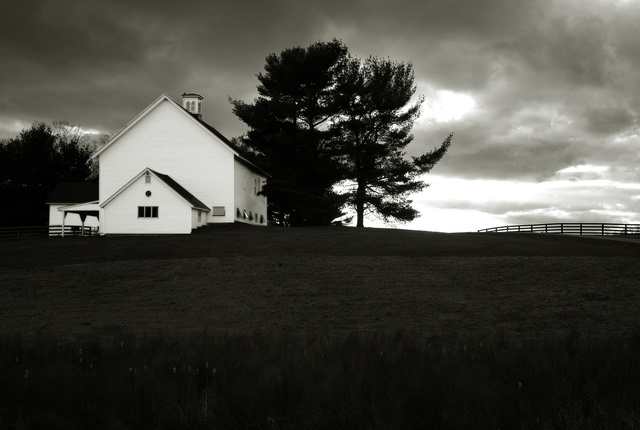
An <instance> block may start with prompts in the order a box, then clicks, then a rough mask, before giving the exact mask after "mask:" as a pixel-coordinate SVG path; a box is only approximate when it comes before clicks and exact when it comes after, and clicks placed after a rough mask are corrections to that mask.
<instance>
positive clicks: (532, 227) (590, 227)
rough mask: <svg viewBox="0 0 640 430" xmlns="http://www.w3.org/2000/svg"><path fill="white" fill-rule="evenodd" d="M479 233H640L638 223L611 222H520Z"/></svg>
mask: <svg viewBox="0 0 640 430" xmlns="http://www.w3.org/2000/svg"><path fill="white" fill-rule="evenodd" d="M478 232H479V233H550V234H575V235H585V236H586V235H590V236H608V235H627V234H637V235H640V224H613V223H595V222H580V223H552V224H522V225H505V226H501V227H491V228H484V229H481V230H478Z"/></svg>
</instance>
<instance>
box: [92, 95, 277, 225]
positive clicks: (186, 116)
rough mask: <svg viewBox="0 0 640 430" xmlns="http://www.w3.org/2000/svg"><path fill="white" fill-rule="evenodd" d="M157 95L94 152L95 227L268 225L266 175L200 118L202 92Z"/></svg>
mask: <svg viewBox="0 0 640 430" xmlns="http://www.w3.org/2000/svg"><path fill="white" fill-rule="evenodd" d="M182 99H183V100H182V106H181V105H180V104H178V103H176V102H175V101H174V100H172V99H171V98H170V97H169V96H168V95H166V94H162V95H161V96H160V97H159V98H158V99H157V100H155V101H154V102H153V103H151V104H150V105H149V106H148V107H147V108H146V109H144V110H143V111H142V112H141V113H140V114H139V115H138V116H136V117H135V118H133V120H131V122H129V123H128V124H127V125H126V126H125V127H124V128H123V129H122V130H120V131H119V132H118V133H116V134H115V135H114V136H113V138H112V139H111V140H109V142H107V143H106V144H105V145H104V146H103V147H101V148H100V149H99V150H98V151H96V153H95V154H94V155H93V158H97V159H98V162H99V169H100V175H99V198H98V203H97V204H96V205H95V206H96V208H97V209H98V211H99V231H100V233H101V234H107V235H108V234H161V233H169V234H181V233H190V232H191V231H192V230H193V229H196V228H198V227H201V226H204V225H206V224H211V223H233V222H241V223H247V224H253V225H263V226H264V225H266V224H267V199H266V197H265V196H262V195H258V194H259V192H260V190H261V189H262V187H263V185H264V184H265V183H266V181H267V177H268V174H267V173H266V172H265V171H264V170H262V169H261V168H260V167H259V166H257V165H256V164H255V163H254V162H253V161H252V160H251V159H250V158H249V157H248V156H247V155H246V154H243V153H242V151H241V150H240V149H239V148H237V147H235V146H234V145H233V144H232V143H231V142H230V141H229V140H228V139H226V138H225V137H224V136H223V135H222V134H220V133H219V132H218V131H217V130H216V129H215V128H213V127H212V126H210V125H208V124H207V123H205V122H204V121H203V120H202V108H201V106H202V100H203V97H202V96H201V95H199V94H196V93H184V94H183V95H182Z"/></svg>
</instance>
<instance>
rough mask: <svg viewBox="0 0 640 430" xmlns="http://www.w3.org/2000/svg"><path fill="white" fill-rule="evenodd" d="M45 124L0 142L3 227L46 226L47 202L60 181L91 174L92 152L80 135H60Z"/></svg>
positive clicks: (0, 188) (1, 215)
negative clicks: (90, 161)
mask: <svg viewBox="0 0 640 430" xmlns="http://www.w3.org/2000/svg"><path fill="white" fill-rule="evenodd" d="M56 126H57V127H58V130H54V129H53V128H52V127H50V126H48V125H46V124H44V123H34V124H33V125H32V126H31V128H29V129H25V130H22V132H20V134H19V135H18V136H17V137H15V138H13V139H9V140H5V141H1V142H0V201H2V210H1V211H0V226H19V225H41V224H46V223H47V220H48V212H47V206H46V204H45V201H46V199H47V196H48V195H49V193H51V191H52V190H53V189H54V188H55V186H56V185H57V184H58V183H59V182H60V181H84V180H86V179H87V178H89V177H90V176H91V174H92V170H91V165H90V163H89V160H90V156H91V150H90V149H89V147H88V145H87V143H86V142H85V141H84V140H83V139H82V135H80V134H72V133H66V134H64V133H60V132H59V130H60V129H64V128H65V124H63V123H58V124H56Z"/></svg>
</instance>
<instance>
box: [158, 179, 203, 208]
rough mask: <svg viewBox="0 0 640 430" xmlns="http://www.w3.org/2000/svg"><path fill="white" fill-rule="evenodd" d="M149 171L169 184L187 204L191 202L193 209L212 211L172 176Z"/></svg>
mask: <svg viewBox="0 0 640 430" xmlns="http://www.w3.org/2000/svg"><path fill="white" fill-rule="evenodd" d="M149 171H150V172H151V173H153V174H154V175H156V176H157V177H158V178H159V179H160V180H161V181H162V182H164V183H165V184H167V186H168V187H169V188H171V189H172V190H173V191H175V192H176V193H178V195H179V196H180V197H182V198H183V199H185V200H186V201H187V202H189V204H190V205H191V207H193V208H196V209H203V210H206V211H209V210H210V209H209V208H208V207H207V205H206V204H204V203H202V202H201V201H200V200H198V199H197V198H196V196H194V195H193V194H191V193H190V192H189V191H187V190H186V189H185V188H184V187H183V186H182V185H180V184H179V183H177V182H176V181H175V180H174V179H173V178H172V177H171V176H169V175H164V174H162V173H158V172H156V171H154V170H151V169H149Z"/></svg>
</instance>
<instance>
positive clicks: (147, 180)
mask: <svg viewBox="0 0 640 430" xmlns="http://www.w3.org/2000/svg"><path fill="white" fill-rule="evenodd" d="M144 183H145V184H150V183H151V174H150V173H149V172H147V173H145V175H144Z"/></svg>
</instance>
